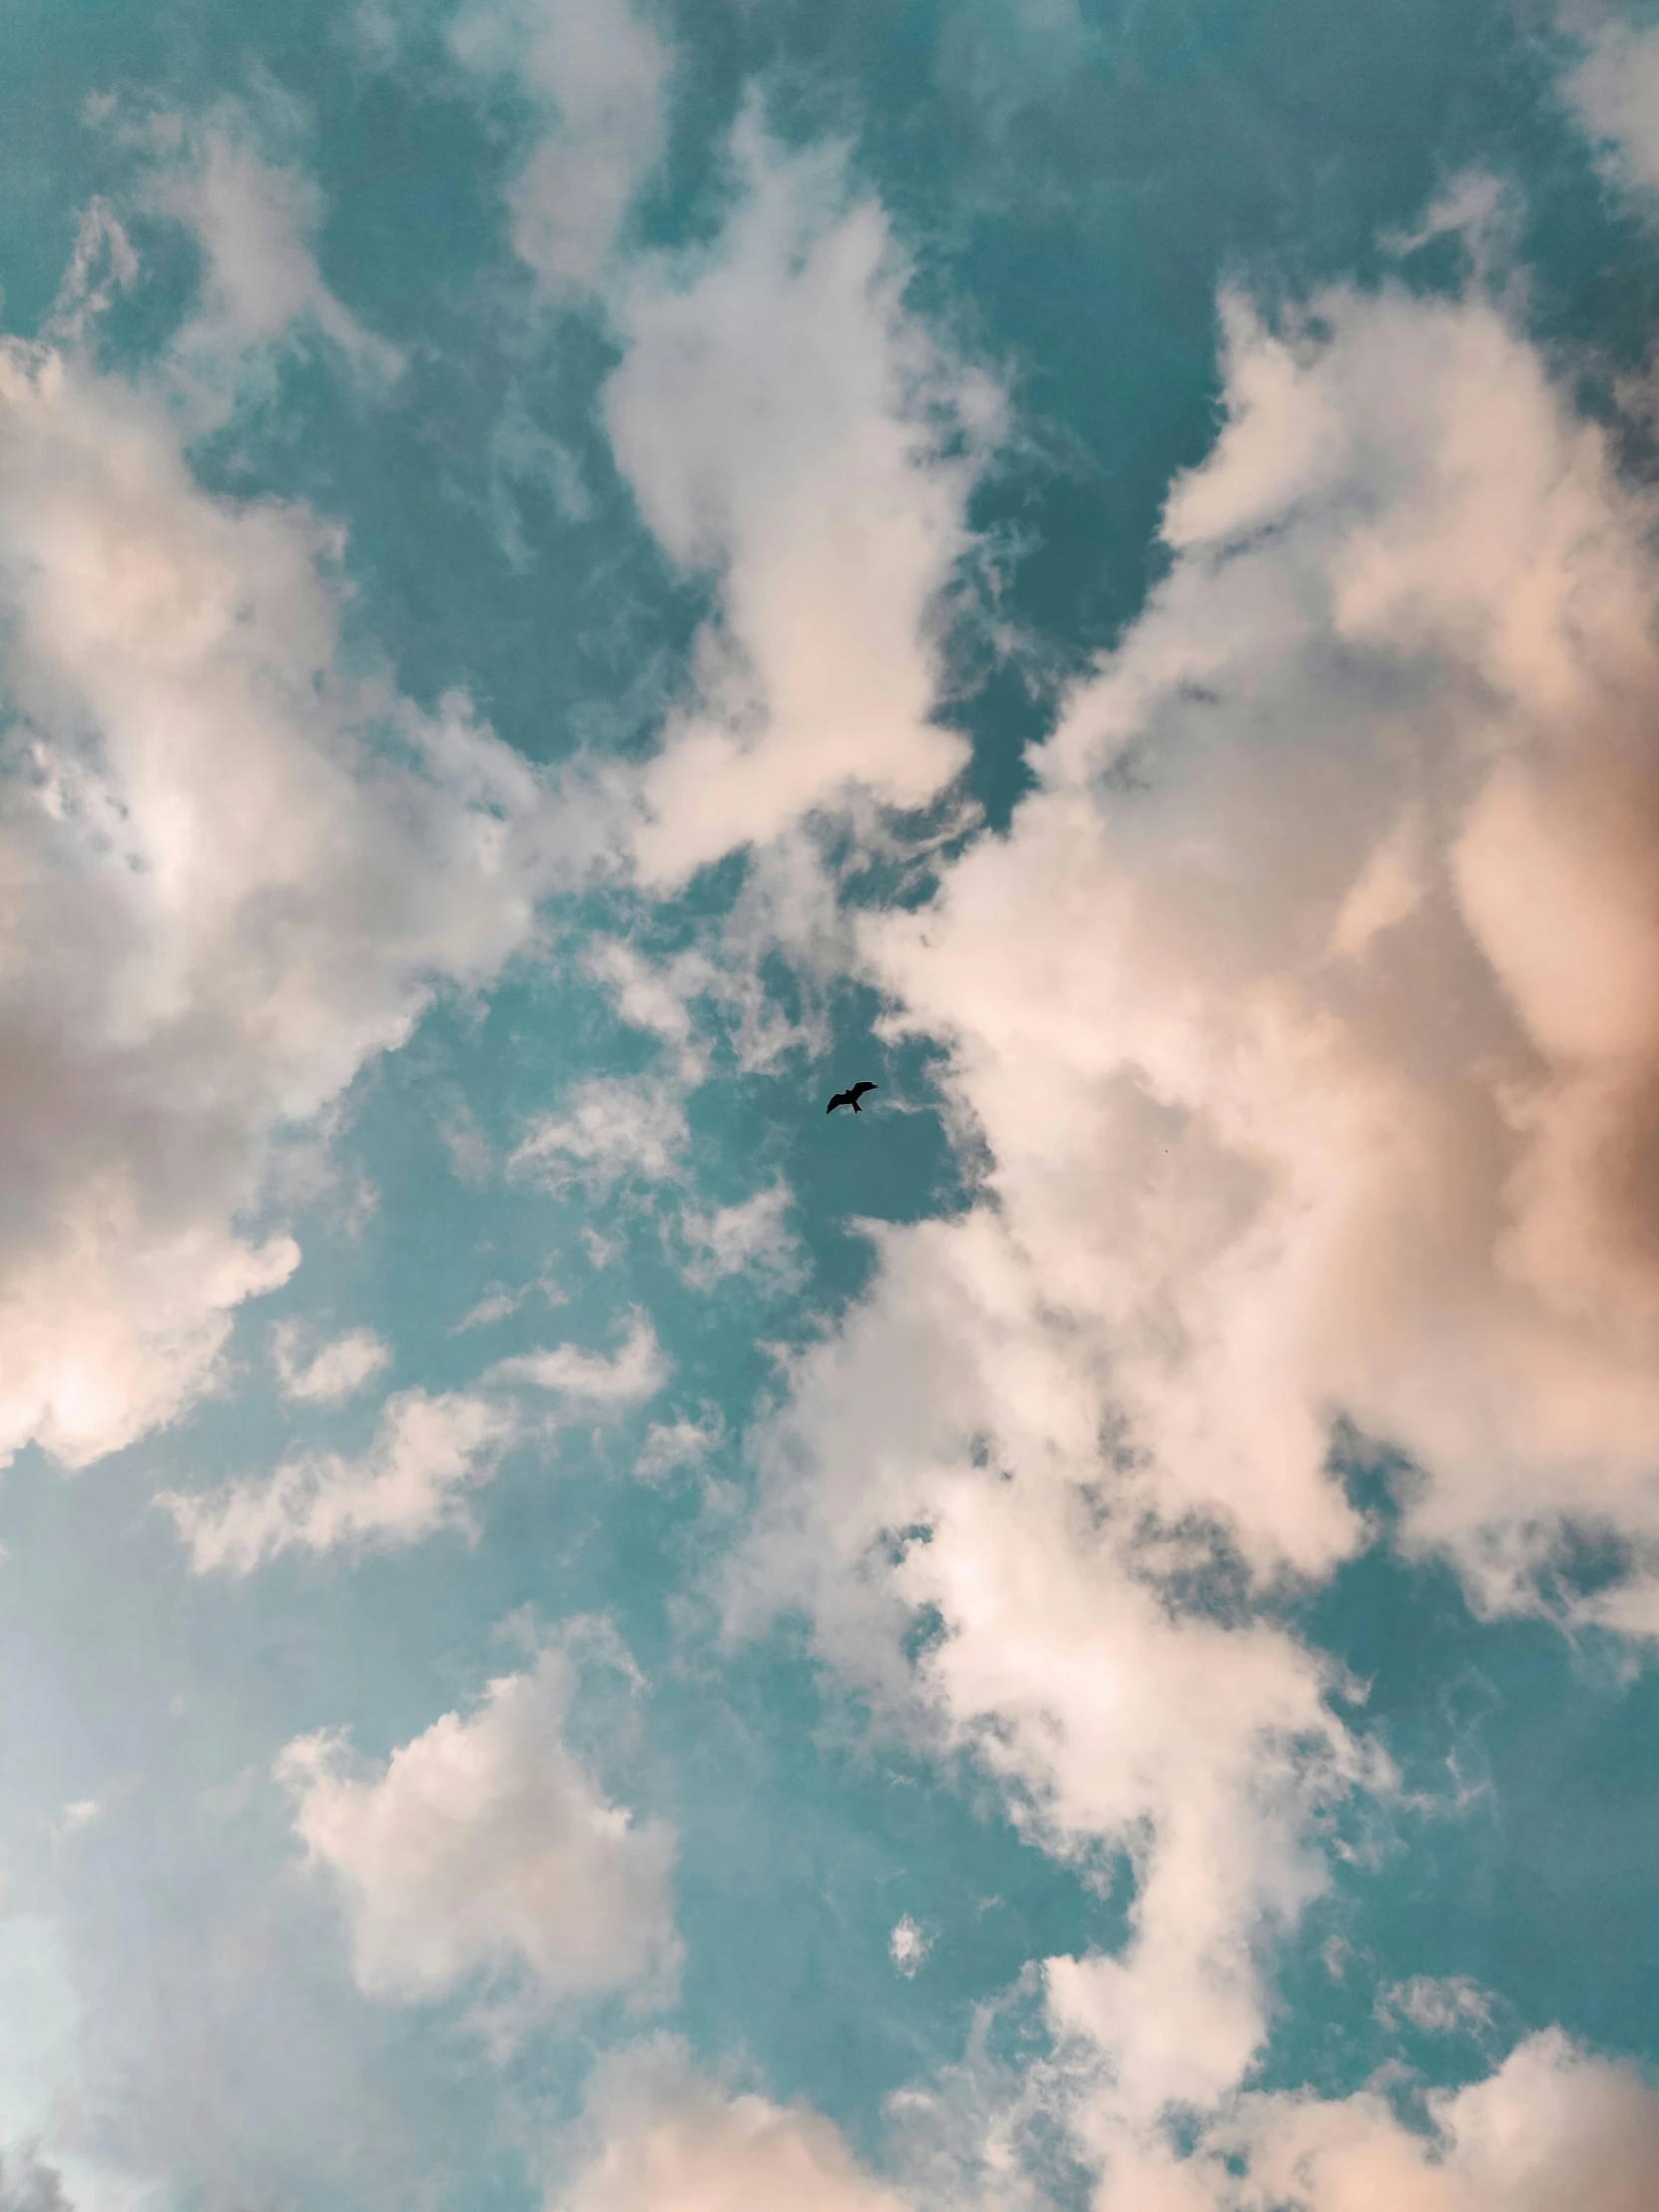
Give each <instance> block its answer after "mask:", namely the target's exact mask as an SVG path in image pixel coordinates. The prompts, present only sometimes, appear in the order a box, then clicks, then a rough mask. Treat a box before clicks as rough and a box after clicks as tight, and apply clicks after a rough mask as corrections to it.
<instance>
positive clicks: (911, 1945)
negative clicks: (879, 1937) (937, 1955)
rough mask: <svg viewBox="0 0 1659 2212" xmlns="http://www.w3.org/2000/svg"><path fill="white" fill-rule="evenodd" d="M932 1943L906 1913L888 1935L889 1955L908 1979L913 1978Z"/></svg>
mask: <svg viewBox="0 0 1659 2212" xmlns="http://www.w3.org/2000/svg"><path fill="white" fill-rule="evenodd" d="M932 1947H933V1946H932V1943H931V1941H930V1940H929V1938H928V1937H927V1936H924V1935H923V1934H922V1932H921V1930H920V1929H919V1928H918V1927H917V1926H916V1924H915V1922H914V1921H913V1920H911V1918H910V1916H909V1914H908V1913H906V1914H905V1915H904V1917H903V1919H902V1920H900V1921H899V1922H897V1923H896V1925H895V1926H894V1928H893V1931H892V1934H891V1935H890V1936H888V1937H887V1956H888V1957H889V1958H890V1959H891V1960H892V1962H893V1964H894V1965H895V1966H896V1967H897V1969H898V1971H899V1972H900V1973H901V1974H903V1976H904V1977H905V1979H906V1980H913V1979H914V1977H915V1975H916V1972H917V1971H918V1969H919V1968H920V1966H921V1964H922V1961H923V1960H924V1959H925V1958H926V1956H927V1953H928V1952H929V1951H930V1950H931V1949H932Z"/></svg>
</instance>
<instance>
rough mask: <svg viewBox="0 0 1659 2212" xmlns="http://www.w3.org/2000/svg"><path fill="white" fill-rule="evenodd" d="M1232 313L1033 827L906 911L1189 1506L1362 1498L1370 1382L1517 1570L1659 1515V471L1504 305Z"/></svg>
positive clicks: (1475, 1556) (1340, 1523)
mask: <svg viewBox="0 0 1659 2212" xmlns="http://www.w3.org/2000/svg"><path fill="white" fill-rule="evenodd" d="M1319 309H1320V313H1321V315H1322V317H1323V318H1324V320H1325V322H1326V324H1327V325H1328V327H1329V332H1330V334H1329V336H1328V337H1325V338H1315V337H1314V336H1313V335H1311V334H1310V335H1306V336H1297V335H1296V334H1294V333H1293V334H1292V335H1291V336H1290V337H1289V338H1284V339H1282V338H1279V337H1275V336H1274V335H1272V334H1270V333H1269V332H1268V331H1267V330H1266V329H1265V328H1263V327H1262V326H1261V325H1260V324H1259V323H1258V322H1257V321H1256V320H1255V319H1254V318H1253V317H1252V316H1251V315H1250V313H1249V312H1248V311H1247V310H1246V309H1245V308H1244V307H1243V306H1242V305H1239V304H1238V303H1234V304H1233V305H1232V306H1231V307H1230V308H1229V312H1228V353H1227V378H1228V420H1227V426H1226V428H1225V430H1224V431H1223V433H1222V436H1221V438H1220V441H1219V443H1218V445H1217V447H1216V450H1215V452H1214V453H1213V454H1212V456H1211V457H1210V459H1209V460H1208V461H1207V462H1206V463H1205V464H1204V465H1203V466H1202V467H1201V468H1199V469H1197V470H1195V471H1194V472H1193V473H1192V474H1190V475H1189V476H1187V477H1186V478H1184V479H1183V480H1182V481H1181V482H1180V483H1178V484H1177V486H1176V487H1175V489H1174V491H1173V493H1172V495H1171V499H1170V502H1169V509H1168V515H1167V521H1166V536H1167V538H1168V540H1169V542H1170V545H1171V548H1172V551H1173V554H1174V566H1173V571H1172V573H1171V575H1170V576H1169V578H1168V579H1167V581H1166V582H1165V583H1164V584H1163V585H1162V586H1161V587H1160V589H1159V590H1158V592H1157V593H1156V594H1155V596H1154V598H1153V601H1152V603H1151V604H1150V606H1149V607H1148V609H1147V610H1146V612H1145V614H1144V615H1143V617H1142V618H1141V620H1140V621H1139V622H1138V623H1137V624H1136V625H1135V626H1134V628H1133V629H1132V630H1131V631H1130V633H1129V635H1128V636H1127V638H1126V639H1125V641H1124V643H1123V646H1122V647H1121V649H1120V650H1119V651H1118V653H1117V654H1116V655H1115V656H1114V657H1113V658H1112V660H1111V661H1110V662H1109V663H1107V664H1106V665H1105V666H1104V667H1103V668H1102V670H1101V671H1100V673H1099V675H1098V676H1097V677H1095V678H1094V679H1093V680H1092V681H1090V682H1088V683H1086V684H1084V685H1083V686H1081V687H1080V688H1079V690H1078V691H1077V693H1076V695H1075V696H1074V697H1073V699H1072V700H1071V702H1070V704H1069V706H1068V709H1067V711H1066V713H1065V716H1064V718H1063V721H1062V723H1061V726H1060V728H1059V729H1058V730H1057V732H1056V733H1055V735H1054V737H1053V739H1052V740H1051V741H1050V743H1049V744H1047V745H1046V746H1044V747H1042V748H1040V749H1039V750H1038V751H1037V753H1036V754H1035V755H1034V758H1033V765H1034V767H1035V768H1036V770H1037V774H1038V778H1039V786H1040V788H1039V790H1038V792H1037V793H1036V794H1035V795H1034V796H1033V797H1032V798H1031V799H1030V800H1028V801H1027V802H1026V803H1025V804H1024V805H1023V806H1022V808H1021V809H1020V810H1019V812H1018V814H1017V815H1016V817H1015V821H1014V824H1013V827H1012V830H1011V832H1010V834H1009V836H1008V837H1007V838H1006V839H995V840H987V841H985V842H984V843H982V844H980V845H979V846H978V847H976V848H975V849H973V850H972V851H970V852H969V853H968V854H967V855H966V856H965V857H964V859H963V860H962V861H961V862H960V863H959V864H957V865H956V866H955V867H953V868H952V869H951V870H950V871H949V874H948V877H947V879H946V883H945V887H944V890H943V893H942V895H941V897H940V898H939V900H938V901H937V902H936V903H935V904H934V905H933V906H932V907H930V908H928V909H927V910H926V911H925V912H924V913H922V914H919V915H917V916H915V917H913V918H909V917H905V918H896V919H890V920H886V921H881V922H875V923H872V924H871V927H870V932H869V946H870V950H871V953H872V955H873V959H874V963H875V968H876V972H877V975H878V977H879V979H880V980H881V981H882V983H883V984H884V985H885V987H886V988H887V989H888V990H889V991H890V992H891V993H892V995H893V997H894V999H895V1000H896V1001H897V1003H898V1004H899V1006H900V1007H901V1008H902V1009H903V1011H902V1013H901V1015H900V1016H899V1020H900V1021H901V1022H902V1023H903V1024H904V1025H905V1026H908V1027H913V1028H916V1029H920V1030H925V1031H927V1032H930V1033H933V1034H937V1035H941V1036H944V1037H946V1038H948V1039H950V1040H951V1042H952V1045H953V1058H952V1063H951V1065H952V1081H953V1084H954V1087H955V1089H956V1093H957V1097H958V1100H959V1102H960V1104H961V1106H962V1107H963V1108H964V1109H965V1110H966V1111H967V1112H968V1113H969V1115H970V1116H971V1117H972V1119H973V1120H974V1121H976V1122H977V1123H978V1125H979V1127H980V1128H981V1129H982V1130H983V1131H984V1133H985V1136H986V1138H987V1139H988V1142H989V1145H990V1148H991V1152H992V1155H993V1156H994V1161H995V1166H994V1170H993V1172H992V1176H991V1181H992V1185H993V1187H994V1190H995V1192H996V1195H997V1200H998V1203H999V1205H1000V1206H1001V1208H1002V1209H1003V1215H1004V1218H1005V1220H1006V1221H1007V1223H1008V1225H1009V1234H1010V1236H1011V1238H1012V1240H1013V1242H1014V1244H1015V1246H1016V1247H1017V1249H1018V1250H1019V1252H1020V1253H1021V1254H1022V1255H1023V1256H1024V1258H1025V1260H1026V1261H1027V1262H1028V1264H1029V1266H1030V1268H1031V1270H1032V1272H1033V1279H1034V1281H1035V1282H1036V1283H1038V1284H1040V1286H1041V1292H1042V1297H1043V1298H1044V1300H1045V1301H1046V1303H1047V1304H1048V1306H1049V1307H1050V1309H1051V1310H1052V1311H1053V1312H1054V1313H1055V1314H1056V1315H1057V1316H1059V1315H1063V1316H1065V1317H1066V1318H1067V1325H1068V1327H1069V1328H1071V1329H1073V1330H1074V1331H1075V1332H1076V1339H1077V1343H1078V1345H1079V1347H1080V1348H1085V1347H1086V1348H1087V1349H1088V1355H1089V1357H1091V1358H1092V1359H1094V1360H1096V1361H1097V1362H1102V1363H1104V1362H1108V1361H1109V1362H1110V1366H1111V1374H1112V1383H1111V1390H1110V1399H1111V1401H1112V1402H1113V1403H1115V1405H1116V1406H1118V1407H1119V1408H1121V1411H1122V1413H1123V1415H1124V1416H1125V1417H1126V1419H1127V1423H1128V1428H1127V1434H1128V1438H1129V1440H1130V1441H1131V1442H1132V1443H1133V1444H1134V1445H1135V1446H1136V1447H1137V1448H1138V1449H1140V1450H1141V1451H1143V1452H1144V1453H1145V1454H1147V1455H1148V1458H1149V1463H1150V1471H1149V1473H1148V1474H1147V1476H1146V1480H1147V1481H1148V1482H1149V1483H1150V1485H1151V1489H1150V1493H1149V1494H1150V1495H1151V1496H1152V1497H1153V1498H1154V1499H1155V1501H1156V1504H1157V1507H1158V1510H1159V1511H1160V1512H1161V1513H1162V1514H1164V1515H1165V1516H1166V1517H1167V1518H1169V1519H1172V1520H1173V1519H1175V1518H1177V1517H1179V1515H1180V1514H1181V1513H1183V1512H1198V1513H1200V1514H1203V1515H1206V1516H1215V1517H1217V1518H1219V1519H1221V1520H1223V1521H1224V1522H1225V1523H1227V1524H1228V1525H1229V1527H1230V1529H1231V1532H1232V1535H1233V1538H1234V1540H1235V1541H1236V1542H1238V1543H1239V1544H1240V1545H1241V1546H1242V1547H1243V1549H1244V1550H1245V1552H1246V1554H1247V1555H1248V1556H1249V1558H1250V1559H1251V1560H1252V1561H1253V1562H1254V1563H1255V1565H1256V1566H1257V1567H1258V1568H1259V1569H1260V1570H1261V1571H1262V1572H1264V1573H1268V1572H1272V1571H1274V1569H1275V1568H1277V1567H1278V1566H1279V1565H1281V1564H1282V1563H1286V1562H1288V1563H1290V1564H1292V1565H1294V1566H1296V1567H1298V1568H1302V1569H1307V1570H1311V1571H1315V1572H1319V1571H1323V1570H1324V1569H1326V1568H1328V1567H1329V1566H1330V1565H1331V1564H1332V1563H1333V1562H1334V1561H1336V1560H1337V1559H1339V1558H1341V1557H1343V1556H1345V1555H1346V1554H1347V1553H1348V1552H1349V1551H1350V1550H1351V1549H1352V1548H1353V1546H1354V1545H1355V1543H1356V1542H1357V1541H1358V1540H1359V1539H1360V1535H1361V1528H1360V1524H1359V1522H1358V1521H1357V1520H1356V1518H1355V1516H1354V1514H1353V1513H1352V1512H1351V1511H1350V1509H1349V1507H1348V1506H1347V1504H1346V1502H1345V1501H1344V1498H1343V1496H1342V1493H1341V1491H1340V1490H1339V1488H1338V1487H1337V1484H1336V1483H1335V1481H1334V1480H1333V1478H1332V1477H1331V1476H1330V1475H1329V1473H1328V1472H1327V1470H1326V1455H1327V1451H1328V1449H1329V1445H1330V1439H1331V1432H1332V1422H1333V1418H1334V1416H1336V1415H1337V1414H1339V1413H1346V1414H1347V1415H1349V1416H1350V1417H1351V1418H1352V1419H1353V1420H1354V1421H1355V1422H1356V1423H1358V1424H1359V1426H1360V1427H1361V1428H1362V1429H1363V1430H1364V1431H1367V1432H1369V1433H1370V1434H1372V1435H1374V1436H1379V1437H1382V1438H1383V1439H1385V1440H1386V1441H1388V1442H1390V1443H1392V1444H1394V1445H1396V1446H1398V1447H1400V1448H1402V1449H1404V1450H1405V1451H1406V1452H1408V1453H1409V1454H1411V1455H1412V1456H1413V1457H1414V1458H1415V1459H1416V1460H1417V1461H1418V1462H1420V1464H1421V1466H1422V1468H1423V1469H1424V1471H1425V1475H1426V1481H1425V1483H1424V1485H1423V1487H1422V1488H1421V1490H1420V1492H1419V1493H1418V1494H1416V1495H1415V1496H1414V1498H1413V1501H1412V1503H1411V1507H1410V1518H1409V1528H1410V1532H1411V1534H1412V1535H1413V1536H1414V1538H1415V1539H1416V1540H1417V1541H1420V1542H1424V1543H1428V1542H1433V1543H1437V1544H1441V1545H1444V1546H1445V1547H1446V1548H1447V1549H1448V1550H1450V1551H1451V1552H1452V1553H1453V1554H1454V1555H1455V1556H1456V1558H1457V1559H1458V1561H1459V1563H1460V1565H1461V1566H1462V1567H1463V1569H1464V1571H1465V1573H1466V1574H1467V1575H1468V1577H1469V1579H1470V1582H1471V1586H1474V1587H1476V1588H1477V1589H1478V1590H1479V1591H1480V1592H1481V1593H1482V1595H1483V1597H1484V1598H1485V1600H1486V1601H1487V1602H1500V1601H1503V1600H1505V1599H1514V1598H1517V1597H1524V1595H1525V1591H1526V1586H1527V1585H1526V1575H1525V1569H1526V1566H1527V1562H1528V1560H1529V1559H1530V1558H1531V1557H1532V1556H1533V1555H1534V1549H1535V1547H1536V1546H1537V1545H1538V1544H1540V1543H1541V1544H1544V1545H1547V1543H1548V1541H1549V1531H1550V1528H1551V1526H1552V1525H1553V1524H1554V1523H1555V1522H1556V1521H1557V1520H1558V1519H1559V1517H1560V1516H1561V1515H1563V1514H1578V1515H1582V1516H1584V1517H1586V1518H1589V1519H1592V1520H1600V1521H1604V1522H1607V1523H1611V1524H1612V1525H1613V1526H1614V1527H1615V1528H1617V1529H1619V1530H1621V1531H1623V1532H1624V1533H1626V1534H1628V1535H1630V1536H1631V1537H1633V1538H1638V1539H1645V1538H1659V1487H1656V1486H1655V1484H1654V1482H1653V1479H1652V1464H1651V1461H1652V1454H1651V1438H1652V1436H1653V1434H1654V1433H1655V1432H1656V1431H1655V1424H1656V1422H1659V1384H1656V1383H1655V1380H1654V1377H1655V1372H1656V1371H1655V1367H1654V1359H1653V1355H1654V1352H1655V1350H1659V1216H1655V1214H1654V1212H1653V1208H1652V1206H1651V1204H1650V1198H1649V1193H1650V1186H1651V1175H1650V1166H1649V1154H1650V1149H1651V1139H1650V1134H1649V1132H1650V1130H1651V1114H1650V1112H1649V1109H1648V1103H1647V1102H1648V1101H1649V1100H1650V1098H1651V1097H1652V1095H1653V1086H1654V1083H1655V1081H1656V1079H1659V897H1656V896H1655V893H1654V890H1653V884H1654V881H1655V880H1656V873H1655V869H1654V865H1653V861H1654V858H1655V850H1656V846H1659V778H1656V776H1655V773H1654V770H1653V767H1652V765H1651V755H1650V752H1649V750H1648V749H1647V747H1646V744H1645V741H1644V739H1643V738H1642V736H1641V731H1642V727H1643V723H1642V717H1643V714H1644V712H1645V710H1644V707H1643V704H1642V703H1643V701H1644V700H1645V699H1647V698H1651V696H1652V694H1653V691H1654V689H1655V688H1656V687H1659V655H1656V652H1655V647H1654V643H1653V635H1652V622H1653V616H1654V611H1655V609H1656V608H1659V566H1656V564H1655V560H1654V556H1653V553H1652V551H1651V547H1650V543H1649V530H1650V525H1651V513H1650V509H1649V506H1648V505H1647V503H1646V502H1645V501H1643V500H1642V499H1640V498H1639V497H1638V496H1637V495H1634V494H1631V493H1629V492H1627V491H1625V490H1624V489H1623V488H1621V486H1620V485H1619V483H1618V481H1617V480H1616V478H1615V476H1614V474H1613V471H1612V468H1611V464H1610V462H1609V459H1608V456H1607V452H1606V449H1605V445H1604V442H1603V439H1602V437H1601V434H1600V433H1599V432H1598V431H1597V430H1596V429H1595V428H1593V427H1591V426H1588V425H1586V424H1583V423H1581V422H1579V421H1577V420H1575V418H1574V417H1573V415H1572V414H1571V412H1570V410H1569V408H1568V406H1567V404H1566V402H1565V401H1564V400H1563V398H1562V397H1561V396H1560V395H1558V394H1557V392H1556V391H1555V390H1554V389H1553V388H1552V387H1551V385H1550V383H1549V381H1548V379H1547V377H1546V375H1545V373H1544V371H1543V369H1542V367H1541V365H1540V363H1539V361H1538V359H1537V357H1536V355H1535V354H1534V353H1533V352H1532V350H1531V349H1530V348H1529V347H1528V346H1527V345H1526V343H1525V342H1524V341H1523V340H1521V339H1520V338H1519V337H1518V336H1516V335H1515V334H1514V333H1513V332H1512V331H1511V330H1510V329H1509V328H1508V327H1507V326H1506V325H1505V324H1504V322H1503V321H1502V320H1501V319H1500V317H1499V316H1498V314H1497V313H1496V312H1494V311H1493V310H1492V309H1490V308H1489V307H1487V306H1486V305H1484V304H1482V303H1479V302H1477V301H1470V302H1466V303H1461V304H1458V303H1451V302H1443V301H1442V302H1433V303H1430V302H1426V301H1413V300H1410V299H1407V298H1405V297H1404V296H1402V295H1396V294H1391V293H1384V294H1383V296H1381V297H1377V298H1362V297H1360V296H1357V295H1351V294H1346V293H1337V294H1334V295H1332V296H1331V297H1329V298H1327V299H1324V300H1322V301H1321V302H1319Z"/></svg>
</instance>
